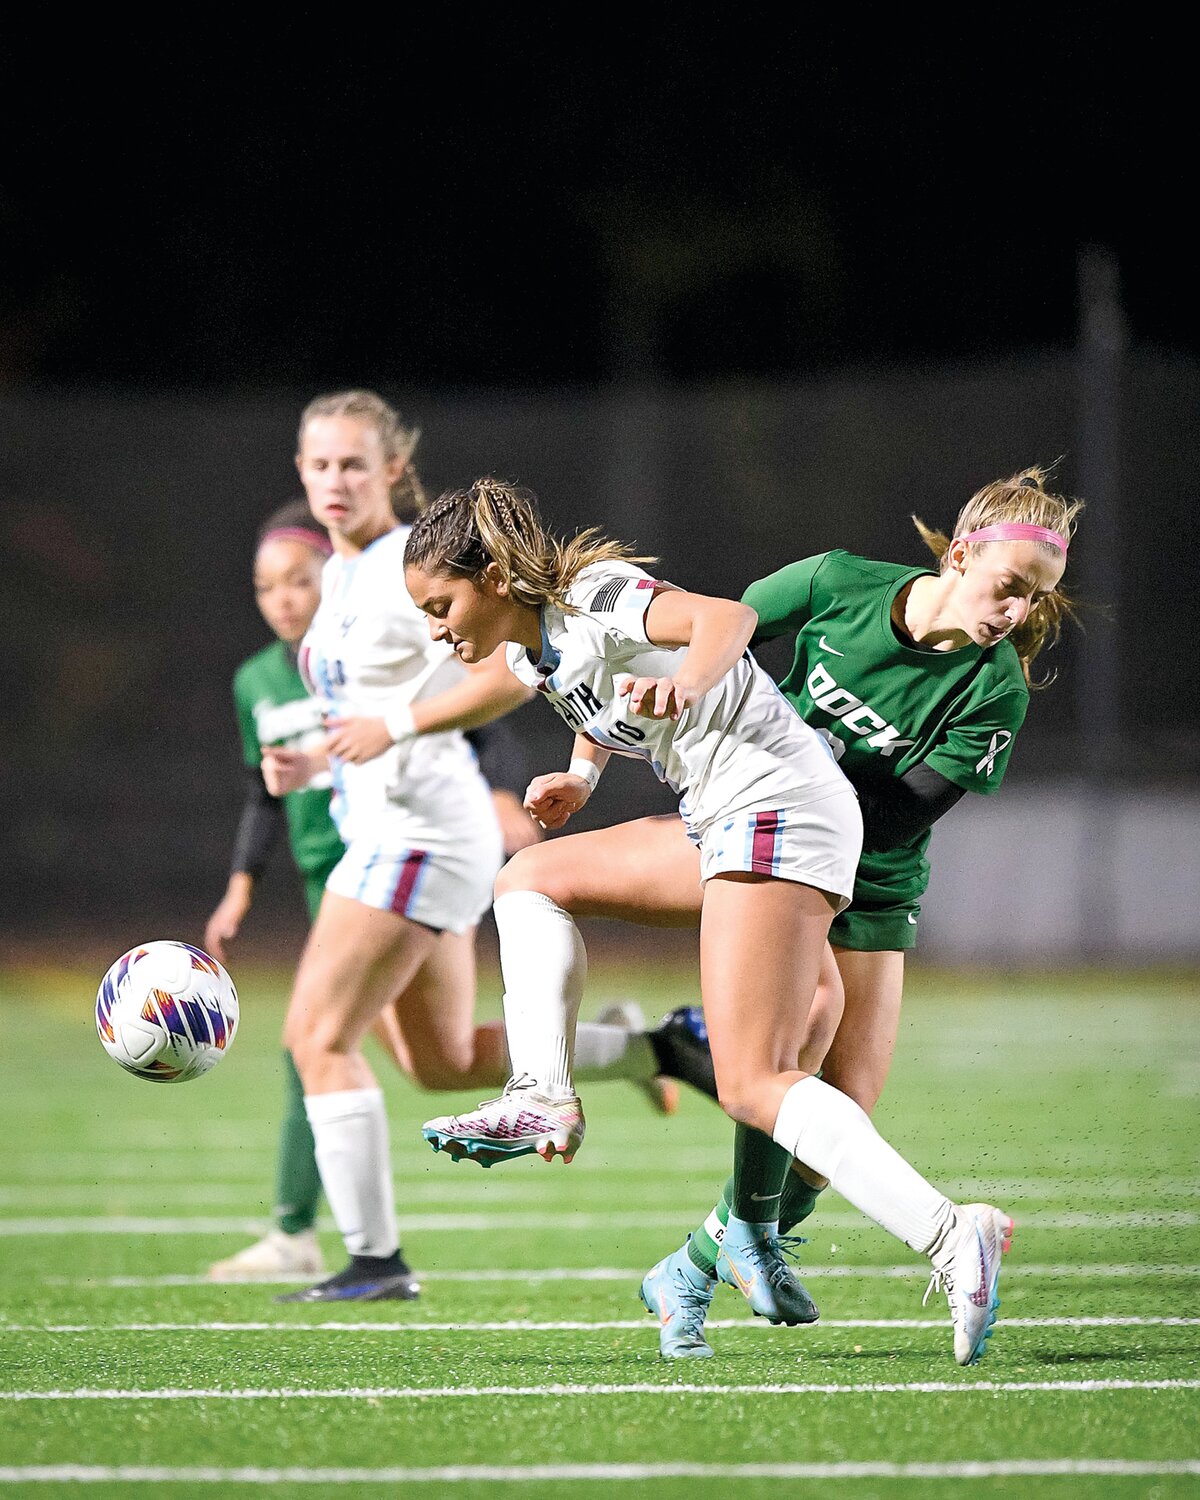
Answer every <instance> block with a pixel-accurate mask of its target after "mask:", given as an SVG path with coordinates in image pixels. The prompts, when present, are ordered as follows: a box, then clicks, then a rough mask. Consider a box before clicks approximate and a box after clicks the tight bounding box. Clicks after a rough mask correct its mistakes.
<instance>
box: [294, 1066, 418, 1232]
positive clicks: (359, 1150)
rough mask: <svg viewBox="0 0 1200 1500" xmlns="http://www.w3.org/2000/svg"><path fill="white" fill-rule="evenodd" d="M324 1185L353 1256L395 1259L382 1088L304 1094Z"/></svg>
mask: <svg viewBox="0 0 1200 1500" xmlns="http://www.w3.org/2000/svg"><path fill="white" fill-rule="evenodd" d="M304 1108H305V1110H306V1112H307V1114H308V1123H309V1124H310V1125H311V1126H312V1133H313V1139H314V1141H315V1142H316V1146H317V1166H318V1168H319V1169H320V1173H321V1186H322V1187H323V1188H324V1189H325V1196H326V1197H327V1198H328V1199H329V1208H330V1211H331V1212H332V1214H333V1220H334V1223H335V1224H336V1225H337V1227H338V1229H339V1230H340V1231H341V1235H342V1239H343V1240H345V1242H346V1249H347V1250H348V1251H349V1252H350V1254H351V1255H378V1256H384V1255H391V1254H392V1253H393V1252H394V1251H395V1250H396V1249H397V1248H398V1247H399V1244H400V1236H399V1232H398V1230H397V1228H396V1199H395V1194H394V1190H393V1187H392V1163H391V1155H390V1152H389V1148H388V1122H387V1112H386V1111H385V1109H384V1107H383V1090H382V1089H343V1090H342V1091H340V1092H338V1093H335V1094H305V1096H304Z"/></svg>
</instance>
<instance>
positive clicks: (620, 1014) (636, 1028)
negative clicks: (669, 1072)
mask: <svg viewBox="0 0 1200 1500" xmlns="http://www.w3.org/2000/svg"><path fill="white" fill-rule="evenodd" d="M596 1023H597V1025H600V1026H620V1027H621V1028H622V1029H623V1030H625V1031H632V1032H638V1033H640V1034H641V1035H643V1036H644V1035H645V1032H646V1018H645V1016H644V1015H643V1014H642V1007H641V1006H640V1005H639V1004H638V1003H637V1001H636V1000H622V1001H621V1002H620V1004H618V1005H606V1006H605V1007H604V1009H603V1010H602V1011H601V1012H600V1014H599V1015H598V1016H597V1017H596ZM633 1082H634V1086H635V1087H636V1088H639V1089H640V1090H641V1091H642V1093H643V1094H645V1096H646V1098H647V1099H649V1101H650V1103H651V1104H652V1105H653V1106H654V1108H655V1109H656V1110H657V1111H658V1112H659V1114H660V1115H673V1114H675V1113H676V1112H677V1111H678V1109H679V1085H678V1084H677V1083H676V1082H675V1080H674V1079H673V1078H667V1077H665V1076H664V1075H663V1074H661V1073H657V1074H655V1076H654V1077H653V1078H645V1079H642V1078H639V1079H636V1080H633Z"/></svg>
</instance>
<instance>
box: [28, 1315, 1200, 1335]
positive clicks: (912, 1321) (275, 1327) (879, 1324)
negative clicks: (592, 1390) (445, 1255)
mask: <svg viewBox="0 0 1200 1500" xmlns="http://www.w3.org/2000/svg"><path fill="white" fill-rule="evenodd" d="M652 1326H653V1325H652V1324H650V1323H648V1322H647V1321H646V1318H645V1317H644V1316H643V1317H641V1318H597V1319H594V1320H591V1321H586V1322H585V1321H568V1320H559V1321H555V1322H541V1323H539V1322H533V1321H531V1320H529V1319H526V1318H513V1319H509V1320H507V1321H503V1322H492V1323H470V1322H467V1323H346V1322H334V1321H329V1320H326V1321H324V1322H321V1323H285V1322H281V1321H278V1320H276V1321H274V1322H257V1323H220V1322H207V1323H3V1322H0V1334H5V1333H388V1334H391V1333H587V1332H590V1331H591V1330H593V1329H613V1328H618V1329H619V1328H634V1329H646V1328H649V1327H652ZM704 1326H705V1328H755V1329H759V1330H761V1331H763V1332H773V1331H774V1329H773V1328H772V1325H771V1324H770V1323H768V1322H766V1321H765V1319H763V1318H755V1317H753V1316H747V1317H744V1318H706V1319H705V1322H704ZM817 1326H818V1327H820V1328H933V1329H936V1330H937V1331H938V1332H939V1333H944V1332H945V1331H946V1329H947V1328H948V1327H949V1323H948V1322H947V1320H946V1319H945V1318H941V1319H938V1318H822V1319H821V1321H820V1323H819V1325H817ZM996 1326H997V1327H998V1328H1197V1327H1200V1318H1172V1317H1128V1318H1122V1317H1110V1318H1100V1317H1097V1318H1088V1317H1078V1318H1000V1319H999V1320H998V1322H997V1324H996Z"/></svg>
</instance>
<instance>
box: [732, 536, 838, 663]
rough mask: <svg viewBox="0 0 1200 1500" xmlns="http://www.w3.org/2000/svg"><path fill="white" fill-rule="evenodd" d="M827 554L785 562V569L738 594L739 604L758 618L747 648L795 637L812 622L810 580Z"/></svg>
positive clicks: (814, 576)
mask: <svg viewBox="0 0 1200 1500" xmlns="http://www.w3.org/2000/svg"><path fill="white" fill-rule="evenodd" d="M828 555H829V554H828V553H827V552H820V553H818V554H817V555H816V556H815V557H806V558H803V559H802V560H801V561H800V562H794V563H788V565H787V567H786V568H780V569H779V571H778V572H777V573H771V574H769V575H768V576H767V577H766V578H759V579H757V580H756V581H755V582H754V583H752V584H751V585H750V587H749V588H748V589H747V590H746V592H745V593H744V594H743V595H742V603H743V604H748V605H749V606H750V608H751V609H752V610H753V611H754V612H755V614H756V615H757V616H758V624H757V626H756V627H755V630H754V639H753V640H752V641H751V643H750V644H751V646H754V645H755V644H756V643H757V642H759V641H773V640H774V639H775V638H776V636H780V635H795V634H796V632H797V631H798V630H799V629H800V627H801V626H802V625H806V624H807V623H808V621H809V620H811V619H812V613H813V602H812V595H813V580H814V579H815V578H816V576H817V570H818V568H820V566H821V564H822V563H823V562H824V561H825V559H826V557H828Z"/></svg>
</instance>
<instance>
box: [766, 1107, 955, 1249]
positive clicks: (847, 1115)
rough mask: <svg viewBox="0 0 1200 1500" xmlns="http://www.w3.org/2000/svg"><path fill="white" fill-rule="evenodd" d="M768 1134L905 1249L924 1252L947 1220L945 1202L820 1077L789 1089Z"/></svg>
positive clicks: (949, 1216)
mask: <svg viewBox="0 0 1200 1500" xmlns="http://www.w3.org/2000/svg"><path fill="white" fill-rule="evenodd" d="M771 1134H772V1136H773V1137H774V1139H775V1140H776V1141H777V1142H778V1143H779V1144H780V1145H781V1146H782V1147H784V1149H785V1150H787V1151H790V1152H791V1153H792V1155H793V1156H795V1157H797V1158H798V1159H799V1160H800V1161H803V1162H804V1163H805V1164H806V1165H808V1166H810V1167H812V1169H813V1170H814V1171H815V1172H819V1173H820V1174H821V1176H822V1177H828V1178H829V1180H830V1182H831V1183H832V1184H833V1186H834V1187H835V1188H836V1189H837V1191H838V1192H839V1193H841V1195H842V1197H843V1198H845V1199H847V1200H848V1201H849V1202H850V1203H853V1204H854V1206H855V1208H859V1209H861V1210H862V1211H863V1213H865V1214H866V1215H868V1217H870V1218H872V1219H874V1220H875V1222H876V1223H877V1224H882V1225H883V1227H884V1229H886V1230H888V1231H889V1232H890V1233H892V1234H894V1235H895V1236H896V1238H897V1239H901V1240H903V1241H904V1243H905V1244H906V1245H907V1246H908V1247H909V1249H910V1250H916V1251H918V1252H919V1253H920V1254H922V1255H928V1254H930V1253H931V1252H932V1251H933V1250H934V1249H935V1248H936V1246H937V1245H938V1243H939V1242H940V1241H941V1239H942V1238H943V1236H944V1235H945V1233H946V1230H947V1229H948V1228H949V1226H950V1224H951V1223H952V1222H953V1218H954V1205H953V1203H951V1201H950V1199H949V1198H947V1197H946V1196H945V1194H944V1193H939V1192H938V1190H937V1189H936V1188H935V1187H933V1186H932V1184H930V1183H928V1182H926V1181H925V1179H924V1178H923V1177H922V1176H921V1174H920V1173H919V1172H918V1171H917V1170H916V1169H915V1168H914V1167H911V1166H909V1164H908V1162H906V1161H905V1160H904V1158H903V1157H902V1156H901V1155H900V1154H899V1152H897V1151H894V1150H893V1149H892V1147H891V1146H889V1145H888V1143H887V1142H886V1141H885V1140H884V1139H883V1137H882V1136H881V1135H880V1134H879V1132H878V1131H877V1130H876V1129H875V1127H874V1125H872V1124H871V1121H870V1119H869V1118H868V1117H867V1115H866V1113H865V1112H864V1111H863V1110H861V1109H860V1108H859V1107H858V1105H857V1104H855V1102H854V1100H853V1099H851V1098H850V1096H849V1095H848V1094H843V1093H842V1092H841V1091H840V1090H839V1089H835V1088H831V1087H830V1086H829V1084H827V1083H824V1082H822V1080H821V1079H819V1078H803V1079H801V1080H800V1082H799V1083H794V1084H793V1085H792V1086H791V1088H790V1089H788V1091H787V1093H786V1094H785V1095H784V1096H783V1103H782V1104H781V1105H780V1106H779V1114H778V1116H777V1117H776V1120H775V1128H774V1130H772V1132H771Z"/></svg>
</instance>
